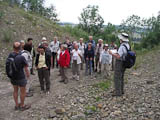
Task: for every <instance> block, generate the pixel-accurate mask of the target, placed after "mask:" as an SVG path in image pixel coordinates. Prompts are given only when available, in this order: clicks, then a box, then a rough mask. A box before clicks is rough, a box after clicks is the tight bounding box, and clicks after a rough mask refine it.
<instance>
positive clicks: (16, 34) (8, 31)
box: [0, 2, 74, 79]
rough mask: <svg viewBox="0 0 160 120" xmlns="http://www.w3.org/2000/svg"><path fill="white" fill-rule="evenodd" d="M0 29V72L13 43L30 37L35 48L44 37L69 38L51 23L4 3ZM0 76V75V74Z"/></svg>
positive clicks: (0, 12) (0, 14)
mask: <svg viewBox="0 0 160 120" xmlns="http://www.w3.org/2000/svg"><path fill="white" fill-rule="evenodd" d="M0 28H1V30H0V51H1V53H0V68H1V69H0V71H1V72H4V62H5V59H6V56H7V55H8V53H9V51H11V50H12V47H11V46H12V43H13V41H19V40H26V39H27V38H28V37H32V38H33V39H34V44H35V46H36V45H37V44H38V43H39V42H40V41H41V38H42V37H44V36H45V37H46V38H47V39H48V41H51V40H52V39H53V37H54V36H55V35H56V36H58V37H59V40H60V41H64V38H65V36H70V35H69V34H68V33H66V32H64V30H63V28H61V27H60V26H59V25H57V24H56V23H54V22H53V21H50V20H47V19H45V18H43V17H41V16H39V15H36V14H31V13H29V12H25V11H24V10H23V9H20V8H18V7H16V6H14V8H12V7H10V6H9V5H8V4H7V3H5V2H0ZM70 38H71V40H73V39H74V38H73V37H70ZM0 76H2V75H1V74H0ZM0 79H1V78H0Z"/></svg>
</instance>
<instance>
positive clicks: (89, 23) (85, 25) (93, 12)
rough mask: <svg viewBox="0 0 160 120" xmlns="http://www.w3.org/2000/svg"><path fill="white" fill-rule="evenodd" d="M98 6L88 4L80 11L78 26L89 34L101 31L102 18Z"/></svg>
mask: <svg viewBox="0 0 160 120" xmlns="http://www.w3.org/2000/svg"><path fill="white" fill-rule="evenodd" d="M98 8H99V7H98V6H90V5H88V6H87V7H86V8H85V9H83V12H82V13H81V15H80V17H79V18H78V19H79V27H80V28H81V29H83V30H84V31H86V32H87V33H89V34H92V35H96V34H98V33H99V32H100V31H101V28H102V27H103V23H104V20H103V18H102V17H101V15H100V14H99V13H98V12H99V11H98Z"/></svg>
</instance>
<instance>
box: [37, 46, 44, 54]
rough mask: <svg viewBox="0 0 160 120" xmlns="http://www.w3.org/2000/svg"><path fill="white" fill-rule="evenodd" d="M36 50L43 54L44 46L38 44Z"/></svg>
mask: <svg viewBox="0 0 160 120" xmlns="http://www.w3.org/2000/svg"><path fill="white" fill-rule="evenodd" d="M38 50H39V53H40V54H44V52H45V48H44V46H43V45H40V46H39V47H38Z"/></svg>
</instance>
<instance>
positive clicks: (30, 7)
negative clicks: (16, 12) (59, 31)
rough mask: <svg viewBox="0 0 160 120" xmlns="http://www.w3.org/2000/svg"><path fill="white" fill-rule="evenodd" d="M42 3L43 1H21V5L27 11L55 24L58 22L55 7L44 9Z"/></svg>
mask: <svg viewBox="0 0 160 120" xmlns="http://www.w3.org/2000/svg"><path fill="white" fill-rule="evenodd" d="M44 2H45V0H23V3H22V5H23V6H24V8H26V9H27V11H31V12H35V13H38V14H40V15H42V16H44V17H46V18H47V19H50V20H53V21H55V22H57V21H59V20H58V18H57V17H58V14H57V13H56V9H55V6H53V5H51V6H50V7H47V8H46V7H44Z"/></svg>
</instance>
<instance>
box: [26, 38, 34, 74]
mask: <svg viewBox="0 0 160 120" xmlns="http://www.w3.org/2000/svg"><path fill="white" fill-rule="evenodd" d="M27 43H28V44H29V45H31V49H30V50H29V52H30V53H31V55H32V67H31V74H32V75H35V74H34V60H35V57H36V52H35V49H34V45H33V38H28V39H27Z"/></svg>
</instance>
